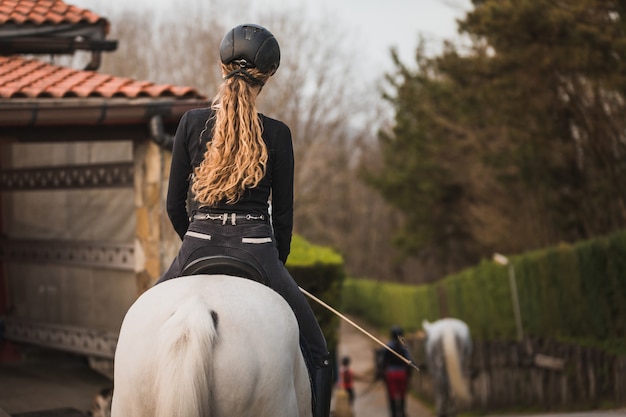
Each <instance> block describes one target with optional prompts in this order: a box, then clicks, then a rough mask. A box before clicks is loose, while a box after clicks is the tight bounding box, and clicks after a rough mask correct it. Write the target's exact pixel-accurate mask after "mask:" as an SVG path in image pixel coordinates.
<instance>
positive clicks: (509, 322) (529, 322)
mask: <svg viewBox="0 0 626 417" xmlns="http://www.w3.org/2000/svg"><path fill="white" fill-rule="evenodd" d="M509 261H510V262H511V264H512V265H513V271H514V276H515V281H516V283H517V290H518V296H519V297H518V298H519V303H520V311H521V318H522V327H523V330H524V334H525V335H526V336H534V337H547V338H559V339H572V340H574V339H575V340H596V341H602V340H623V341H626V232H619V233H615V234H613V235H610V236H607V237H602V238H598V239H593V240H589V241H585V242H581V243H577V244H574V245H568V244H562V245H559V246H556V247H553V248H549V249H544V250H538V251H532V252H528V253H524V254H521V255H516V256H511V257H510V258H509ZM343 308H344V310H345V311H346V312H348V313H352V314H355V315H358V316H360V317H362V318H363V319H365V320H367V321H369V322H371V323H372V324H374V325H376V326H380V327H381V328H384V327H389V326H391V325H392V324H399V325H402V326H404V327H405V328H406V329H407V330H408V331H413V330H416V329H418V328H420V327H421V322H422V320H423V319H427V320H436V319H438V318H440V317H447V316H450V317H458V318H460V319H462V320H464V321H466V322H467V323H468V325H469V326H470V328H471V329H472V335H473V337H474V338H476V339H483V340H505V339H515V338H516V325H515V319H514V314H513V303H512V297H511V288H510V285H509V268H508V267H505V266H501V265H499V264H496V263H495V262H493V261H491V260H483V261H482V262H481V263H480V264H479V265H477V266H476V267H473V268H470V269H466V270H464V271H461V272H459V273H457V274H454V275H451V276H448V277H446V278H444V279H442V280H441V281H439V282H437V283H434V284H430V285H421V286H410V285H400V284H389V283H379V282H375V281H370V280H361V279H348V280H347V281H346V282H345V284H344V296H343Z"/></svg>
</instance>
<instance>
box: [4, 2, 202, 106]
mask: <svg viewBox="0 0 626 417" xmlns="http://www.w3.org/2000/svg"><path fill="white" fill-rule="evenodd" d="M0 1H2V3H3V4H4V2H5V1H6V0H0ZM64 97H81V98H84V97H105V98H111V97H122V98H139V97H153V98H157V97H173V98H204V97H203V96H202V95H201V94H199V93H198V92H197V91H196V90H195V89H193V88H191V87H178V86H174V85H170V84H154V83H152V82H150V81H137V80H134V79H132V78H122V77H115V76H112V75H106V74H100V73H98V72H94V71H83V70H76V69H72V68H67V67H61V66H57V65H52V64H48V63H46V62H42V61H38V60H34V59H26V58H24V57H21V56H0V99H8V98H64Z"/></svg>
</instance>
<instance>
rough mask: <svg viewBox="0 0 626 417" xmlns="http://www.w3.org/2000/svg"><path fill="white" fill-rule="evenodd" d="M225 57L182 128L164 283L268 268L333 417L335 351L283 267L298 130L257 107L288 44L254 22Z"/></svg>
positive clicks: (319, 398) (238, 30)
mask: <svg viewBox="0 0 626 417" xmlns="http://www.w3.org/2000/svg"><path fill="white" fill-rule="evenodd" d="M220 58H221V63H222V65H221V68H222V73H223V76H224V81H223V83H222V85H221V86H220V88H219V91H218V93H217V95H216V97H215V99H214V101H213V103H212V105H211V107H210V108H206V109H195V110H191V111H189V112H187V113H186V114H184V115H183V117H182V118H181V121H180V123H179V126H178V129H177V131H176V136H175V140H174V148H173V151H172V165H171V171H170V178H169V188H168V195H167V212H168V215H169V218H170V220H171V222H172V225H173V227H174V229H175V230H176V232H177V233H178V235H179V236H180V238H181V239H182V245H181V248H180V251H179V253H178V255H177V257H176V259H174V261H173V263H172V264H171V266H170V268H169V269H168V270H167V271H166V272H165V274H164V275H163V276H162V277H161V278H160V279H159V281H158V282H157V284H160V283H162V282H164V281H167V280H169V279H171V278H175V277H179V276H180V275H181V274H182V272H183V270H184V268H185V266H187V265H188V264H189V263H190V262H193V261H194V260H197V259H199V258H202V257H207V256H215V255H227V256H230V257H235V258H240V259H243V260H245V261H247V262H248V263H251V264H252V265H254V266H255V267H257V268H258V269H259V270H261V271H262V272H263V273H264V275H265V276H266V277H267V278H268V280H269V286H270V287H271V288H272V289H274V290H275V291H276V292H278V293H279V294H280V295H281V296H283V298H284V299H285V300H286V301H287V302H288V303H289V305H290V306H291V308H292V309H293V311H294V313H295V316H296V318H297V320H298V325H299V327H300V331H301V334H302V336H303V338H304V340H305V342H306V345H307V346H308V349H309V350H310V352H311V356H312V357H313V360H312V362H313V364H312V366H311V368H313V369H314V371H313V372H312V373H313V375H312V377H313V380H314V393H313V394H314V399H315V410H314V416H315V417H327V416H328V415H329V410H330V395H331V388H332V367H331V365H330V355H329V353H328V348H327V346H326V341H325V339H324V335H323V333H322V331H321V329H320V327H319V325H318V323H317V320H316V319H315V315H314V314H313V311H312V310H311V308H310V306H309V304H308V303H307V301H306V299H305V298H304V295H303V294H302V292H301V291H300V289H299V288H298V285H297V284H296V282H295V281H294V279H293V278H292V277H291V275H290V274H289V272H288V271H287V269H286V268H285V266H284V263H285V262H286V261H287V256H288V255H289V251H290V244H291V236H292V229H293V183H294V156H293V144H292V138H291V131H290V129H289V127H287V125H285V124H284V123H283V122H281V121H278V120H275V119H272V118H269V117H267V116H265V115H263V114H261V113H258V112H257V109H256V99H257V96H258V95H259V93H260V92H261V90H262V88H263V86H264V85H265V83H266V82H267V81H268V80H269V78H270V77H271V76H272V75H273V74H274V73H275V72H276V70H277V69H278V66H279V63H280V48H279V45H278V42H277V41H276V38H275V37H274V35H272V33H270V31H268V30H267V29H265V28H263V27H261V26H258V25H253V24H245V25H240V26H237V27H235V28H233V29H231V30H230V31H229V32H228V33H227V34H226V36H225V37H224V39H223V41H222V43H221V45H220ZM190 187H191V194H192V199H191V202H190V207H187V201H188V199H187V197H188V193H189V189H190ZM270 196H271V206H272V210H271V216H272V217H271V222H270V213H269V200H270Z"/></svg>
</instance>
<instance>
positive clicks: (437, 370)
mask: <svg viewBox="0 0 626 417" xmlns="http://www.w3.org/2000/svg"><path fill="white" fill-rule="evenodd" d="M422 327H423V329H424V332H425V333H426V359H427V364H428V373H429V374H430V375H431V377H432V378H433V384H434V396H435V406H436V410H437V416H438V417H444V416H445V417H452V416H454V415H456V403H457V401H459V402H462V403H469V402H470V401H471V394H470V388H469V383H468V380H467V376H468V373H469V360H470V355H471V353H472V339H471V336H470V331H469V327H468V326H467V324H465V323H464V322H463V321H461V320H458V319H454V318H446V319H441V320H437V321H435V322H433V323H429V322H428V321H426V320H424V322H423V323H422ZM455 400H456V401H455Z"/></svg>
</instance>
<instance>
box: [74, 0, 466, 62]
mask: <svg viewBox="0 0 626 417" xmlns="http://www.w3.org/2000/svg"><path fill="white" fill-rule="evenodd" d="M65 1H66V2H67V3H69V4H73V5H76V6H78V7H84V8H88V9H90V10H92V11H94V12H95V13H97V14H104V15H105V17H106V10H108V9H109V8H110V7H120V8H133V9H145V8H152V9H156V10H157V11H162V12H163V13H175V11H176V10H177V8H180V7H181V5H182V4H184V2H185V1H188V0H184V1H181V0H65ZM201 1H209V0H201ZM224 4H226V6H225V7H228V5H229V4H233V2H229V1H226V2H225V3H224ZM236 4H239V5H241V3H236ZM244 4H249V5H250V6H249V8H248V7H246V8H245V9H246V10H241V9H242V8H241V7H238V8H237V10H225V11H224V16H225V19H227V20H233V23H231V25H236V24H240V23H256V22H248V21H246V22H244V21H243V20H247V19H250V18H248V17H247V16H248V15H249V13H255V12H258V11H259V10H261V9H275V10H280V11H282V12H284V11H290V10H293V11H302V10H305V11H306V14H305V16H307V17H308V16H311V18H316V19H323V20H326V21H330V22H332V23H333V25H334V24H336V25H338V27H341V28H342V29H347V30H348V32H350V33H352V34H353V35H354V36H358V37H362V38H363V39H364V40H365V41H366V43H367V45H368V46H369V48H370V52H369V53H368V56H369V59H370V60H371V64H373V65H376V66H377V67H379V68H382V69H384V70H385V71H386V70H389V69H391V67H392V65H391V59H390V55H389V49H390V48H391V47H395V48H397V50H398V52H399V54H400V58H401V60H402V62H404V63H408V64H412V63H413V62H414V53H415V48H416V47H417V42H418V36H420V35H421V36H423V37H424V38H425V39H426V40H427V42H428V43H427V46H428V51H429V52H432V53H433V54H436V53H437V52H438V51H439V50H440V46H441V43H442V41H443V40H444V39H456V38H457V37H458V36H457V32H456V28H457V24H456V20H457V19H461V18H463V17H464V15H465V13H466V12H467V11H468V10H469V9H470V8H471V0H254V1H249V3H248V2H247V1H245V2H244ZM252 15H253V14H252ZM112 24H115V22H112Z"/></svg>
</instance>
